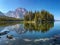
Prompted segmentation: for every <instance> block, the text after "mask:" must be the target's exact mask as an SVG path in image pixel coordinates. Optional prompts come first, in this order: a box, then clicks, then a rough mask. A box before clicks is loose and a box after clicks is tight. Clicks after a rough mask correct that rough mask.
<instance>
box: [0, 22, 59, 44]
mask: <svg viewBox="0 0 60 45" xmlns="http://www.w3.org/2000/svg"><path fill="white" fill-rule="evenodd" d="M6 31H7V33H5V34H1V33H2V32H6ZM7 35H12V36H13V39H9V38H7ZM55 36H58V37H59V36H60V22H50V23H45V22H44V23H40V24H28V23H22V24H15V25H8V26H5V25H3V26H0V45H50V44H51V45H54V44H60V42H59V41H60V38H59V39H57V40H53V38H54V37H55Z"/></svg>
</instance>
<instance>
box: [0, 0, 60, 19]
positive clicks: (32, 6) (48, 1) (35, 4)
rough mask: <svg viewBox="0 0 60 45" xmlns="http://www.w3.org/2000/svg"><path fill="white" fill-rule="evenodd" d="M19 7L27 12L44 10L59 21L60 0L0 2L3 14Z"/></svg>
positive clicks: (9, 0) (11, 0)
mask: <svg viewBox="0 0 60 45" xmlns="http://www.w3.org/2000/svg"><path fill="white" fill-rule="evenodd" d="M19 7H20V8H25V9H26V10H28V11H29V10H30V11H31V10H32V11H35V10H37V11H41V10H43V9H44V10H46V11H49V12H50V13H52V14H53V15H54V18H55V19H56V20H60V0H0V11H1V12H3V13H7V12H8V11H10V10H15V9H16V8H19Z"/></svg>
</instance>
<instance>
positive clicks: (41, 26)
mask: <svg viewBox="0 0 60 45" xmlns="http://www.w3.org/2000/svg"><path fill="white" fill-rule="evenodd" d="M52 27H54V22H46V21H43V22H40V23H24V28H25V29H26V30H29V31H33V30H34V31H41V32H46V31H48V30H49V29H51V28H52Z"/></svg>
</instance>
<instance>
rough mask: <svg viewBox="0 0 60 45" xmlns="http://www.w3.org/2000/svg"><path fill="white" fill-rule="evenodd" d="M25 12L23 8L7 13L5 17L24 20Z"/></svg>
mask: <svg viewBox="0 0 60 45" xmlns="http://www.w3.org/2000/svg"><path fill="white" fill-rule="evenodd" d="M26 12H27V10H26V9H25V8H17V9H15V10H14V11H9V12H7V13H6V16H8V17H14V18H24V15H25V13H26Z"/></svg>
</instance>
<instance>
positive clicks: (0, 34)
mask: <svg viewBox="0 0 60 45" xmlns="http://www.w3.org/2000/svg"><path fill="white" fill-rule="evenodd" d="M7 33H9V31H4V32H0V36H2V35H5V34H7Z"/></svg>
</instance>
